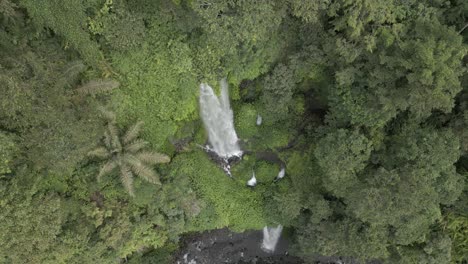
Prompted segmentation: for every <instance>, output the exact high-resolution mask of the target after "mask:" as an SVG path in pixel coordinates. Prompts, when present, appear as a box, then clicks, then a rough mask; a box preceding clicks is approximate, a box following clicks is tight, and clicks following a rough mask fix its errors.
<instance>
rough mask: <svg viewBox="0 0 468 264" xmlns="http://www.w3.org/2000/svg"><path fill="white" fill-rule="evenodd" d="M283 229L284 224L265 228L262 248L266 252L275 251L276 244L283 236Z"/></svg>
mask: <svg viewBox="0 0 468 264" xmlns="http://www.w3.org/2000/svg"><path fill="white" fill-rule="evenodd" d="M282 231H283V226H282V225H278V226H277V227H267V226H265V227H264V228H263V242H262V249H263V250H264V251H266V252H274V251H275V248H276V244H278V241H279V239H280V237H281V232H282Z"/></svg>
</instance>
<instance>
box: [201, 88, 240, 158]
mask: <svg viewBox="0 0 468 264" xmlns="http://www.w3.org/2000/svg"><path fill="white" fill-rule="evenodd" d="M220 84H221V96H220V98H218V97H217V96H216V95H215V93H214V91H213V89H212V88H211V87H210V86H209V85H208V84H206V83H202V84H200V115H201V118H202V120H203V123H204V125H205V129H206V130H207V132H208V141H209V142H210V144H211V146H212V149H213V151H214V152H215V153H216V154H217V155H218V156H219V157H221V158H224V159H229V158H230V157H234V156H237V157H241V156H242V151H241V149H240V147H239V143H238V140H239V139H238V138H237V134H236V131H235V130H234V114H233V112H232V109H231V106H230V104H229V91H228V85H227V82H226V79H223V80H221V81H220Z"/></svg>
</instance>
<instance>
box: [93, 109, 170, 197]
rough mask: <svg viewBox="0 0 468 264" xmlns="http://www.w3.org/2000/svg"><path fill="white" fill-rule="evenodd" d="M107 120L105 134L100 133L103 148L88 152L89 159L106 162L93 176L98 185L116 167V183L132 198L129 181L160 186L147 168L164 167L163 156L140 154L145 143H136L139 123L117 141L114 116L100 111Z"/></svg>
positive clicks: (166, 160)
mask: <svg viewBox="0 0 468 264" xmlns="http://www.w3.org/2000/svg"><path fill="white" fill-rule="evenodd" d="M101 112H103V114H104V116H105V117H106V120H107V130H106V132H105V133H104V139H103V141H104V142H103V143H104V144H103V146H100V147H97V148H96V149H94V150H92V151H90V152H89V153H88V155H89V156H90V157H94V158H98V159H101V160H106V162H105V163H104V165H103V166H102V167H101V169H100V171H99V174H98V175H97V180H98V182H100V181H101V179H102V177H103V176H105V175H109V174H111V173H112V172H113V171H114V170H115V169H116V168H118V167H119V171H120V179H121V181H122V185H123V187H124V188H125V190H126V191H127V192H128V193H129V195H130V196H134V195H135V192H134V189H133V177H134V176H138V177H140V178H141V179H143V180H145V181H147V182H150V183H152V184H157V185H160V184H161V181H160V180H159V175H158V174H157V173H156V171H154V170H153V169H152V168H151V165H155V164H158V163H168V162H170V160H171V159H170V158H169V157H168V156H167V155H164V154H161V153H157V152H151V151H147V150H143V149H144V148H145V147H146V146H148V142H146V141H144V140H142V139H138V134H139V132H140V130H141V126H142V125H143V122H137V123H135V124H134V125H133V126H131V127H130V128H129V129H128V130H127V131H126V133H124V136H123V137H122V139H121V137H120V133H119V130H118V128H117V126H116V125H115V115H114V114H113V113H112V112H109V111H106V110H105V109H104V108H102V109H101Z"/></svg>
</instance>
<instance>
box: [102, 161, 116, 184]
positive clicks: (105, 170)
mask: <svg viewBox="0 0 468 264" xmlns="http://www.w3.org/2000/svg"><path fill="white" fill-rule="evenodd" d="M117 165H118V164H117V161H115V160H109V161H108V162H106V163H105V164H104V165H103V166H102V167H101V170H100V171H99V174H98V176H97V180H98V182H100V181H101V179H102V176H105V175H107V174H109V173H111V172H112V171H113V170H114V169H115V168H117Z"/></svg>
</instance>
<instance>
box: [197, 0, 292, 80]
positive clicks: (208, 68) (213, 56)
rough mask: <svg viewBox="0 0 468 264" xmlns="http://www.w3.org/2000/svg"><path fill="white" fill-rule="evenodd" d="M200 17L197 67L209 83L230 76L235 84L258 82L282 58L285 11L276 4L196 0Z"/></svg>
mask: <svg viewBox="0 0 468 264" xmlns="http://www.w3.org/2000/svg"><path fill="white" fill-rule="evenodd" d="M191 7H192V9H193V10H194V11H195V13H196V14H197V15H198V16H199V17H200V20H201V21H200V24H199V26H200V29H201V34H200V36H197V39H196V40H194V43H196V53H195V55H196V56H195V60H194V64H195V68H196V69H198V72H199V73H200V75H201V76H202V77H205V78H207V79H208V80H212V81H216V80H217V79H219V78H221V77H224V76H226V75H228V76H229V80H230V82H231V83H234V84H235V85H237V84H239V83H240V81H242V80H243V79H254V78H255V77H257V76H259V75H260V74H262V73H265V72H266V71H267V70H268V67H269V65H271V64H272V63H273V62H274V61H275V60H276V58H277V57H279V56H280V52H281V48H282V43H284V41H283V40H282V39H281V35H280V34H279V33H278V29H279V27H280V24H281V21H282V19H283V17H284V15H285V8H283V7H282V6H281V4H278V5H277V3H276V2H257V1H253V2H250V1H221V0H218V1H211V2H210V3H203V2H199V1H193V2H192V3H191Z"/></svg>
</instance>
